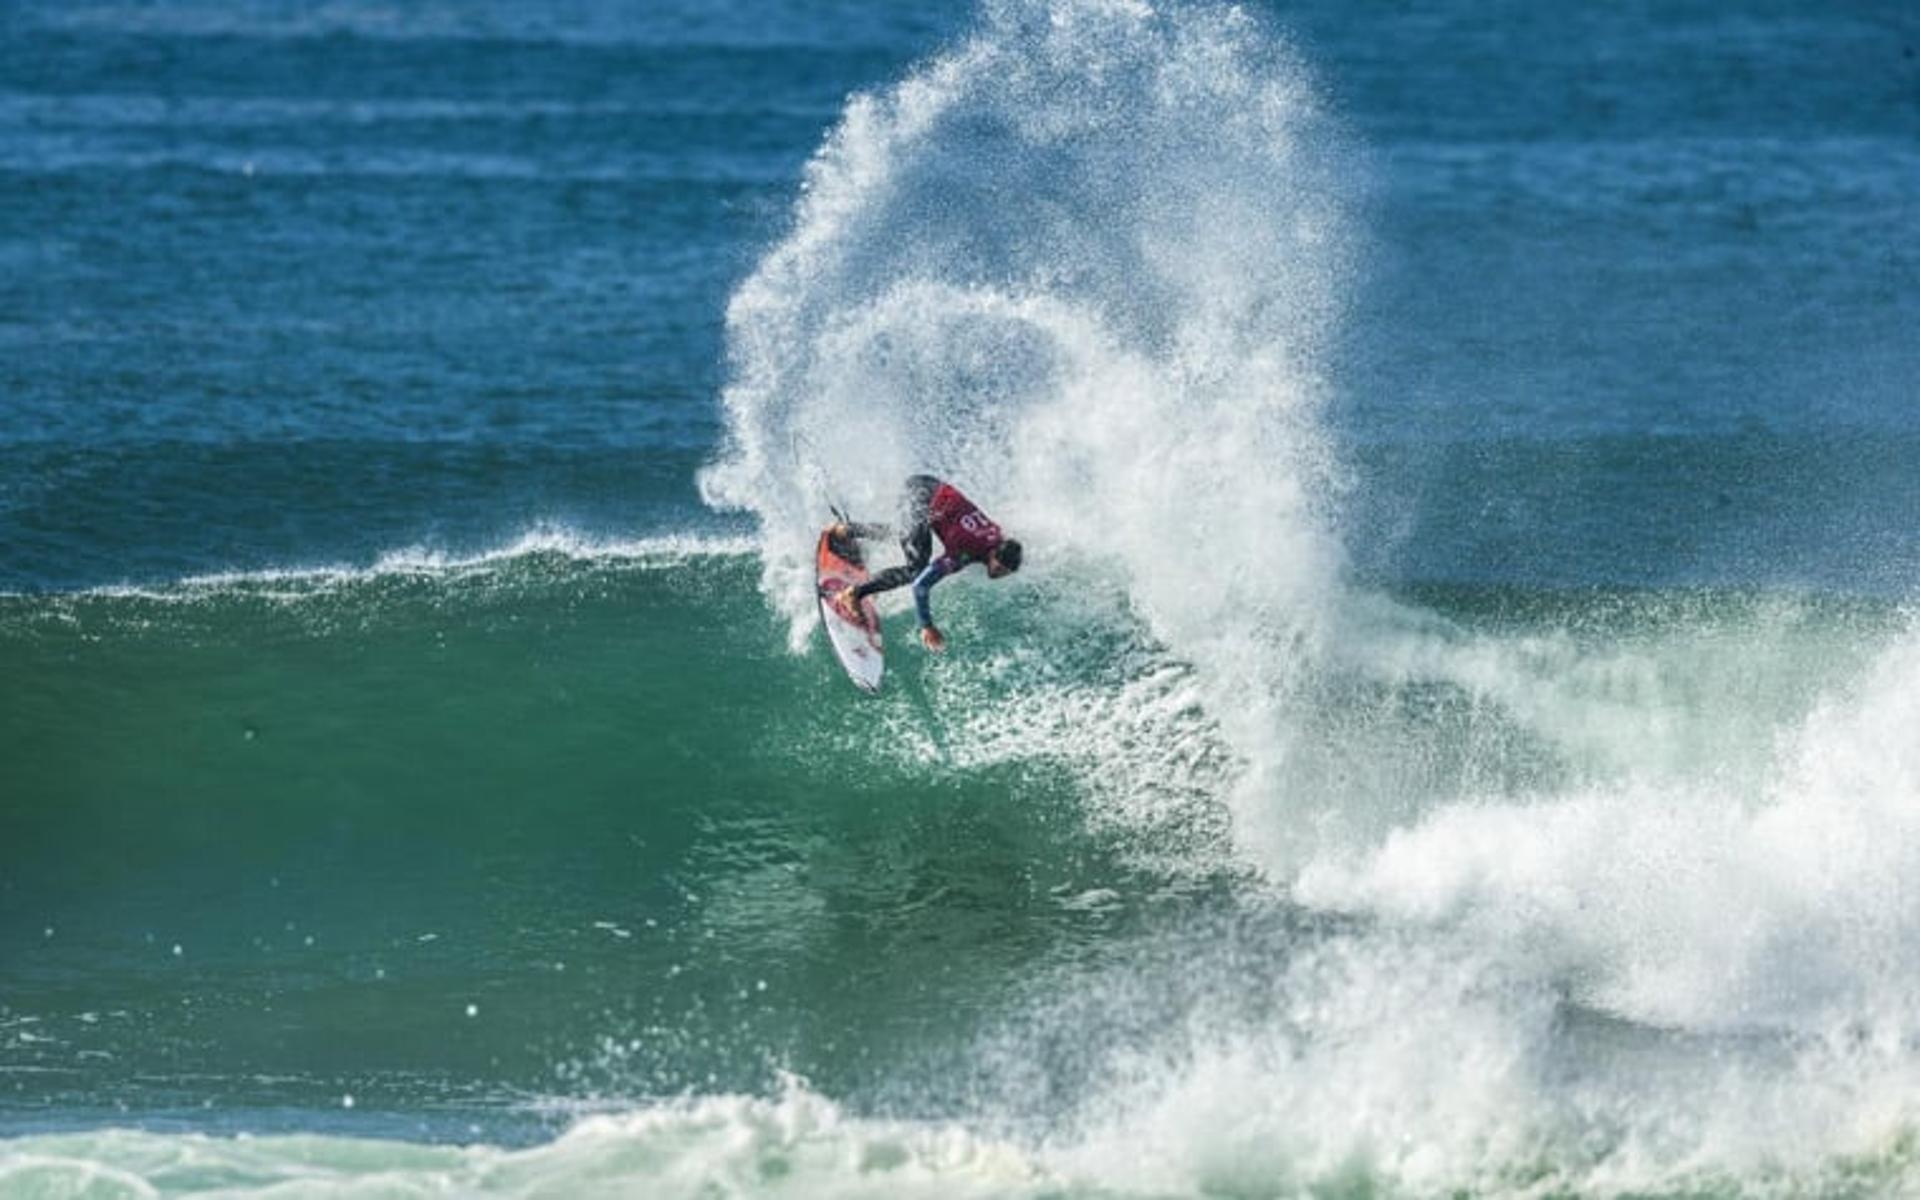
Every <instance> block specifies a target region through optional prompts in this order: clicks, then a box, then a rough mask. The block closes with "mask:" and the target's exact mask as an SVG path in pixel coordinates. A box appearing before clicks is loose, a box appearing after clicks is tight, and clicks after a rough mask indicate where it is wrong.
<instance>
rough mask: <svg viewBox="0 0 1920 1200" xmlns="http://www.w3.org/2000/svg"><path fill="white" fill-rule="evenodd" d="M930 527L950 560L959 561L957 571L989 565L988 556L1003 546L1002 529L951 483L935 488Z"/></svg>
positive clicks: (931, 499) (956, 564)
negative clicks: (980, 564) (970, 564)
mask: <svg viewBox="0 0 1920 1200" xmlns="http://www.w3.org/2000/svg"><path fill="white" fill-rule="evenodd" d="M927 523H928V524H929V525H931V526H933V532H934V533H935V534H936V535H938V536H939V538H940V545H941V546H942V547H944V548H945V549H946V552H947V557H948V558H951V559H954V560H955V561H954V563H953V569H954V570H958V569H959V568H960V567H962V566H965V565H966V564H967V563H969V562H985V561H987V555H988V554H989V553H990V552H991V551H992V550H993V549H994V548H995V547H997V546H999V545H1000V527H999V526H998V525H995V524H994V523H993V522H992V521H991V520H990V519H988V517H987V514H985V513H983V512H981V511H980V510H979V508H977V507H975V505H974V503H973V501H971V500H969V499H967V498H966V497H965V496H963V495H961V493H960V489H959V488H957V487H954V486H953V485H952V484H950V483H943V484H941V485H940V486H939V487H937V488H935V489H934V492H933V496H932V497H931V498H930V499H928V501H927Z"/></svg>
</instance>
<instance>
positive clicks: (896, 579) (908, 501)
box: [833, 475, 1020, 653]
mask: <svg viewBox="0 0 1920 1200" xmlns="http://www.w3.org/2000/svg"><path fill="white" fill-rule="evenodd" d="M900 508H901V513H902V519H903V524H904V526H905V531H904V532H903V533H902V534H901V535H900V549H901V550H902V551H903V552H904V553H905V554H906V556H907V561H906V562H905V563H903V564H901V565H900V566H897V567H888V568H887V569H886V570H884V571H881V572H880V573H878V574H877V575H875V576H874V577H873V578H871V579H869V580H867V581H866V582H865V583H863V584H861V585H860V586H858V587H851V588H842V589H841V590H840V592H839V594H838V595H836V596H835V597H834V606H835V608H837V609H838V610H839V611H840V612H841V613H842V614H843V615H845V616H846V618H847V619H848V620H850V621H853V622H854V623H855V624H859V623H861V618H860V601H862V600H864V599H866V598H867V597H868V596H871V595H873V594H874V593H876V592H887V591H892V590H893V589H894V588H897V587H901V586H904V585H905V584H908V583H911V584H913V607H914V610H915V611H916V612H917V613H918V614H919V616H920V640H921V642H923V643H925V645H926V647H927V649H929V650H932V651H935V652H936V653H937V652H939V651H941V650H944V649H946V647H947V639H946V636H945V635H944V634H942V633H941V632H940V630H939V629H938V628H937V627H936V626H935V625H934V623H933V609H932V608H931V607H930V601H929V597H928V593H929V592H931V591H932V590H933V585H934V584H936V583H939V582H940V581H941V580H942V579H945V578H946V577H947V576H949V575H952V574H955V573H956V572H959V571H964V570H966V569H967V568H968V567H969V566H971V565H973V564H974V563H984V564H985V565H986V568H987V577H988V578H989V579H999V578H1001V577H1002V576H1004V575H1011V574H1013V573H1014V572H1015V571H1018V570H1019V569H1020V543H1019V542H1017V541H1015V540H1014V539H1012V538H1010V537H1007V536H1006V535H1005V534H1003V533H1001V532H1000V526H998V525H996V524H994V523H993V521H992V519H991V518H989V517H988V516H987V514H985V513H983V512H981V511H980V509H979V507H978V506H976V505H975V504H974V503H973V501H971V500H969V499H967V498H966V496H964V495H962V494H961V492H960V489H959V488H957V487H954V486H953V485H952V484H950V483H947V482H945V481H943V480H939V479H935V478H934V477H933V476H931V475H913V476H909V477H908V479H907V486H906V493H905V495H904V497H903V498H902V500H901V505H900ZM833 532H834V535H835V536H837V537H851V538H861V539H873V538H884V537H890V536H892V534H893V530H892V529H891V528H889V527H888V526H886V525H868V524H862V523H860V522H855V521H842V522H841V523H840V524H838V525H836V526H834V529H833ZM935 535H938V537H939V538H940V548H941V549H942V550H944V551H945V552H946V553H944V554H942V555H941V556H940V557H939V558H934V557H933V538H934V536H935Z"/></svg>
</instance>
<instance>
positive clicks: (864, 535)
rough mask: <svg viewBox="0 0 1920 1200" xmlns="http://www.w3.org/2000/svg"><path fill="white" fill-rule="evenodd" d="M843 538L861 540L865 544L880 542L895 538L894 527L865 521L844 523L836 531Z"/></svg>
mask: <svg viewBox="0 0 1920 1200" xmlns="http://www.w3.org/2000/svg"><path fill="white" fill-rule="evenodd" d="M835 532H837V533H838V534H839V535H840V536H841V537H850V538H859V539H860V540H861V541H863V542H874V541H879V540H881V539H882V538H891V537H892V536H893V526H891V525H874V524H869V523H867V522H865V521H842V522H840V526H839V528H838V529H837V530H836V531H835Z"/></svg>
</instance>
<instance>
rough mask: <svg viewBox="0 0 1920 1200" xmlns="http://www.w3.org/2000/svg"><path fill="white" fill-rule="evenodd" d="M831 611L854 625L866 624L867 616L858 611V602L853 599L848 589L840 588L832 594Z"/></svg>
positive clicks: (850, 589) (851, 590)
mask: <svg viewBox="0 0 1920 1200" xmlns="http://www.w3.org/2000/svg"><path fill="white" fill-rule="evenodd" d="M833 610H834V611H835V612H837V613H839V614H840V615H841V616H843V617H845V618H846V619H847V620H849V621H852V622H853V623H854V624H855V625H865V624H866V623H867V614H865V613H863V612H861V611H860V601H859V600H858V599H856V598H855V597H854V593H853V589H852V588H850V587H844V588H841V589H840V590H839V591H837V592H835V593H834V594H833Z"/></svg>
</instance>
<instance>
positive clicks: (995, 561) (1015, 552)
mask: <svg viewBox="0 0 1920 1200" xmlns="http://www.w3.org/2000/svg"><path fill="white" fill-rule="evenodd" d="M1019 569H1020V543H1019V542H1017V541H1015V540H1013V539H1012V538H1006V539H1005V540H1003V541H1002V542H1001V543H1000V544H999V545H998V546H995V547H994V548H993V549H992V550H991V551H989V552H988V553H987V575H988V576H989V577H990V578H993V579H998V578H1000V577H1001V576H1002V575H1011V574H1013V573H1014V572H1015V571H1018V570H1019Z"/></svg>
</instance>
